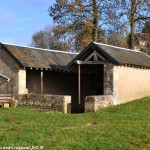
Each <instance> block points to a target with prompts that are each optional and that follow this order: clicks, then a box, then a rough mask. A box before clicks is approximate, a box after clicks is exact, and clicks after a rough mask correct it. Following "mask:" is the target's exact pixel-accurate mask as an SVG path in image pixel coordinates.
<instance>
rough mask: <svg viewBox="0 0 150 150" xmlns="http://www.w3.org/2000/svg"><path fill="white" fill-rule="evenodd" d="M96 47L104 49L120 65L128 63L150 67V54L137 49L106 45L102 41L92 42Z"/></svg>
mask: <svg viewBox="0 0 150 150" xmlns="http://www.w3.org/2000/svg"><path fill="white" fill-rule="evenodd" d="M94 44H95V45H96V46H97V47H98V49H99V50H100V51H101V50H102V51H104V52H105V53H106V54H108V55H109V56H111V57H112V58H113V59H114V60H116V62H118V63H119V64H120V65H122V64H130V65H136V66H144V67H150V56H149V55H147V54H145V53H143V52H141V51H138V50H130V49H125V48H121V47H116V46H111V45H106V44H102V43H94Z"/></svg>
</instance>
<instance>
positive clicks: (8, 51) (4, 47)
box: [0, 42, 26, 67]
mask: <svg viewBox="0 0 150 150" xmlns="http://www.w3.org/2000/svg"><path fill="white" fill-rule="evenodd" d="M0 44H1V47H2V48H3V49H4V50H5V51H6V52H7V53H8V54H9V55H10V56H11V57H12V58H13V59H14V60H15V61H16V62H17V63H18V64H19V65H21V66H22V67H26V66H24V65H23V64H22V63H21V62H20V61H19V60H18V59H17V58H16V57H15V56H14V55H13V54H12V53H11V51H10V50H9V49H8V48H7V47H6V46H5V45H4V44H2V43H1V42H0Z"/></svg>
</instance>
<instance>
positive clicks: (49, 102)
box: [16, 94, 71, 113]
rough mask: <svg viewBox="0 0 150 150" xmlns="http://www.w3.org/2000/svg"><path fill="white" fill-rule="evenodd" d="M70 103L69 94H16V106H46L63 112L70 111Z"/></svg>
mask: <svg viewBox="0 0 150 150" xmlns="http://www.w3.org/2000/svg"><path fill="white" fill-rule="evenodd" d="M70 104H71V96H60V95H38V94H23V95H18V96H17V100H16V106H17V107H37V108H47V109H51V110H53V111H54V112H55V111H58V112H63V113H69V112H70V111H71V110H70Z"/></svg>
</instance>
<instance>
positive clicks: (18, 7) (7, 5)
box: [0, 0, 55, 46]
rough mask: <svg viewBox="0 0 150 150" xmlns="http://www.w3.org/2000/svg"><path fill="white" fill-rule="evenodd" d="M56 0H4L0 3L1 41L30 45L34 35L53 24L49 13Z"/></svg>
mask: <svg viewBox="0 0 150 150" xmlns="http://www.w3.org/2000/svg"><path fill="white" fill-rule="evenodd" d="M54 2H55V0H2V1H1V4H0V42H2V43H10V44H16V45H25V46H29V45H30V44H31V40H32V35H33V34H34V33H36V32H38V31H40V30H41V29H44V27H46V26H47V25H53V20H52V18H51V17H50V16H49V15H48V8H49V6H51V5H53V3H54Z"/></svg>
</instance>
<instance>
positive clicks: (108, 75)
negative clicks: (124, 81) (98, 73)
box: [104, 63, 114, 95]
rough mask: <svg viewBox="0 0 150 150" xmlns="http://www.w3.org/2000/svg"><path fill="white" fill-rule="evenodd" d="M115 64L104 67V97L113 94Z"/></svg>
mask: <svg viewBox="0 0 150 150" xmlns="http://www.w3.org/2000/svg"><path fill="white" fill-rule="evenodd" d="M113 67H114V65H113V64H110V63H108V64H105V65H104V95H111V94H113Z"/></svg>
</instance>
